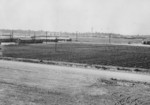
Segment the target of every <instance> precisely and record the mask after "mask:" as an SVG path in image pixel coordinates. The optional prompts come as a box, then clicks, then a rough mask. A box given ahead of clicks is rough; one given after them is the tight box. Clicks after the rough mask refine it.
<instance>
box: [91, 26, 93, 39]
mask: <svg viewBox="0 0 150 105" xmlns="http://www.w3.org/2000/svg"><path fill="white" fill-rule="evenodd" d="M91 33H92V37H93V27H92V28H91Z"/></svg>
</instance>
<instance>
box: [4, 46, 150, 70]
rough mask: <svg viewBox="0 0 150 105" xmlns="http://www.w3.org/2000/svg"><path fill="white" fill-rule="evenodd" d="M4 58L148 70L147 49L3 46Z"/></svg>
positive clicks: (148, 57)
mask: <svg viewBox="0 0 150 105" xmlns="http://www.w3.org/2000/svg"><path fill="white" fill-rule="evenodd" d="M3 55H4V56H6V57H16V58H33V59H46V60H53V61H66V62H75V63H86V64H90V65H92V64H99V65H113V66H123V67H139V68H148V69H149V68H150V47H140V46H126V45H107V44H79V43H58V44H57V49H56V51H55V44H54V43H51V44H47V45H46V44H37V45H20V46H3Z"/></svg>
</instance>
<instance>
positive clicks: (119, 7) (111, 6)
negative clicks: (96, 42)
mask: <svg viewBox="0 0 150 105" xmlns="http://www.w3.org/2000/svg"><path fill="white" fill-rule="evenodd" d="M0 29H23V30H29V29H30V30H46V31H62V32H76V31H77V32H91V30H92V29H93V32H106V33H119V34H124V35H133V34H134V35H135V34H140V35H143V34H144V35H145V34H146V35H150V0H0Z"/></svg>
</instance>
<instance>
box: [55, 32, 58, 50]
mask: <svg viewBox="0 0 150 105" xmlns="http://www.w3.org/2000/svg"><path fill="white" fill-rule="evenodd" d="M57 42H58V39H57V35H56V37H55V52H57Z"/></svg>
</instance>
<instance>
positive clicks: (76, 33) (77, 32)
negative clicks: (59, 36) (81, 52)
mask: <svg viewBox="0 0 150 105" xmlns="http://www.w3.org/2000/svg"><path fill="white" fill-rule="evenodd" d="M77 41H78V32H77V31H76V42H77Z"/></svg>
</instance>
